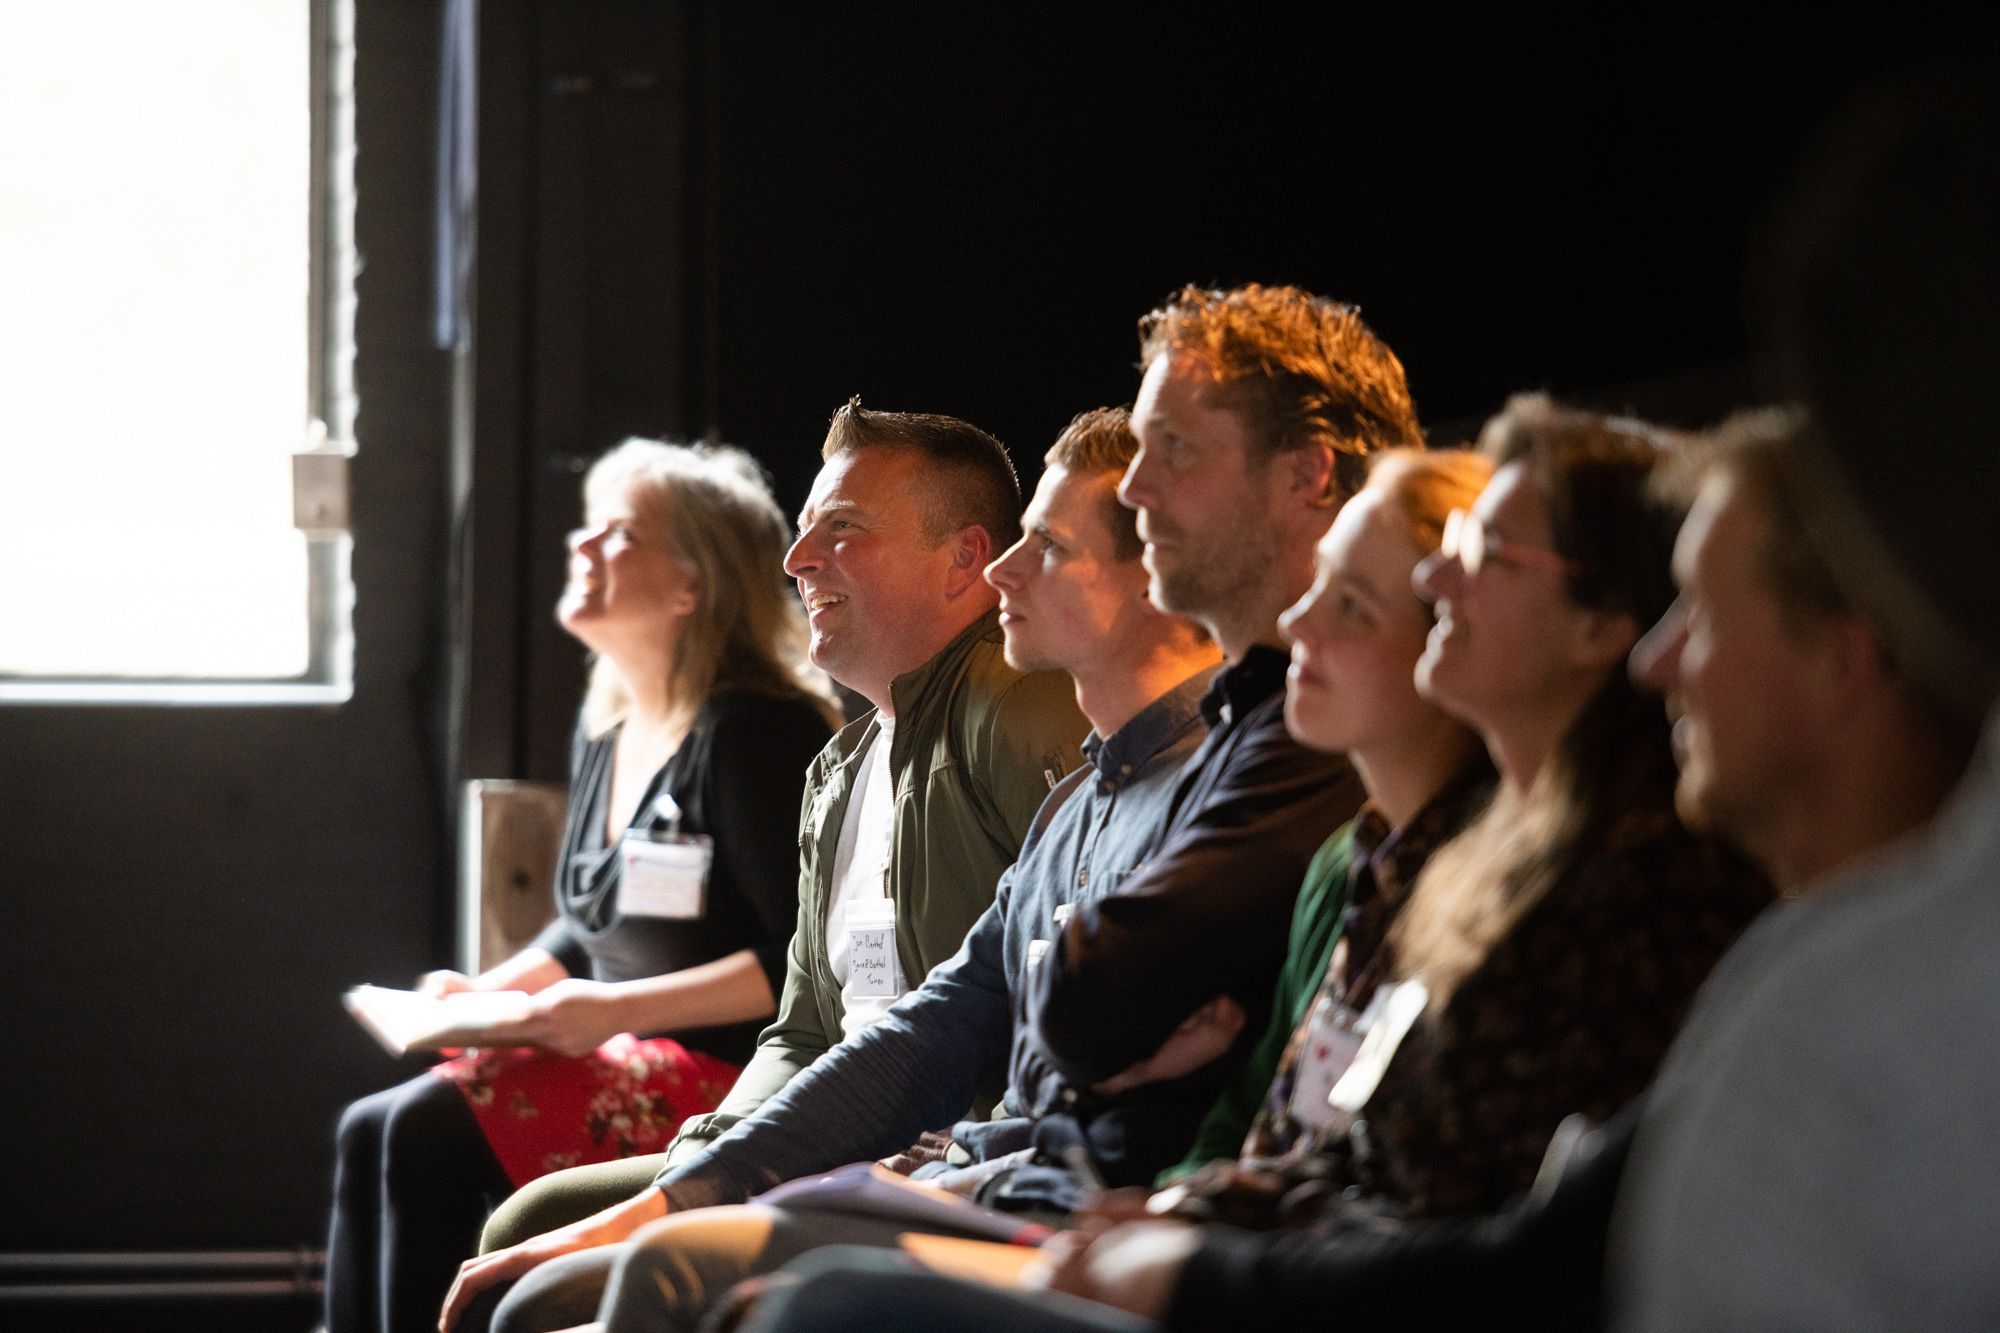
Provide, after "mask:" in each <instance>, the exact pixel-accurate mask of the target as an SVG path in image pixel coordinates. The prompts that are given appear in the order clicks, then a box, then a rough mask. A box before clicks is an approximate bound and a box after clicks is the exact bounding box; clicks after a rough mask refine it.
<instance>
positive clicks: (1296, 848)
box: [1031, 713, 1361, 1087]
mask: <svg viewBox="0 0 2000 1333" xmlns="http://www.w3.org/2000/svg"><path fill="white" fill-rule="evenodd" d="M1273 716H1274V717H1277V718H1281V714H1276V713H1274V714H1273ZM1196 758H1197V760H1199V759H1200V758H1201V756H1200V755H1199V754H1197V756H1196ZM1212 758H1213V759H1214V760H1216V761H1219V762H1222V763H1223V764H1225V765H1226V768H1225V769H1224V771H1222V772H1221V773H1220V774H1219V775H1217V777H1216V778H1215V781H1214V783H1213V785H1212V786H1210V787H1209V788H1208V790H1207V791H1206V793H1205V794H1204V795H1203V796H1202V797H1201V798H1200V804H1199V808H1196V809H1192V810H1190V811H1188V812H1186V813H1185V815H1182V816H1177V817H1176V818H1175V821H1174V824H1173V826H1172V827H1171V828H1170V829H1169V830H1168V831H1167V833H1166V835H1165V838H1164V840H1163V841H1162V842H1161V844H1160V846H1159V848H1158V850H1157V851H1156V852H1155V853H1154V855H1153V856H1152V857H1151V858H1150V859H1148V860H1147V861H1146V863H1145V864H1144V865H1143V866H1141V867H1140V868H1139V869H1138V870H1136V871H1134V872H1133V874H1132V876H1131V878H1130V879H1128V880H1127V881H1126V882H1125V883H1123V884H1120V885H1118V886H1117V887H1116V888H1115V889H1113V890H1112V891H1111V892H1110V893H1109V894H1107V895H1106V896H1105V897H1103V898H1101V899H1099V900H1098V901H1096V902H1095V903H1092V904H1089V905H1087V906H1083V907H1080V908H1078V910H1077V911H1076V912H1075V914H1074V915H1072V916H1071V917H1070V920H1069V924H1068V925H1067V926H1066V927H1065V928H1064V930H1063V933H1062V936H1061V939H1060V941H1059V945H1058V947H1056V948H1054V949H1051V950H1050V951H1049V954H1048V957H1047V959H1046V960H1045V962H1044V964H1043V965H1042V966H1041V967H1040V968H1038V969H1036V971H1037V973H1038V974H1039V975H1038V976H1037V977H1036V978H1035V980H1034V983H1033V984H1034V987H1035V989H1034V993H1033V999H1032V1003H1031V1011H1032V1021H1033V1023H1034V1032H1035V1037H1036V1040H1037V1042H1038V1043H1039V1044H1040V1045H1041V1046H1042V1047H1043V1049H1044V1050H1045V1051H1046V1053H1047V1055H1048V1057H1049V1059H1050V1060H1051V1062H1052V1063H1053V1064H1054V1065H1055V1066H1056V1068H1057V1069H1058V1070H1060V1071H1061V1072H1062V1074H1063V1076H1064V1077H1066V1078H1067V1079H1069V1080H1070V1082H1071V1083H1073V1084H1075V1085H1076V1086H1078V1087H1090V1086H1092V1085H1094V1084H1097V1083H1100V1082H1102V1081H1104V1080H1105V1079H1108V1078H1110V1077H1111V1076H1112V1075H1114V1074H1117V1073H1119V1072H1120V1071H1122V1070H1125V1069H1128V1068H1130V1067H1131V1066H1132V1065H1134V1064H1136V1063H1138V1062H1139V1061H1141V1060H1143V1059H1146V1058H1147V1057H1149V1056H1151V1055H1152V1054H1153V1052H1155V1051H1156V1050H1158V1049H1159V1047H1160V1044H1161V1043H1162V1042H1164V1041H1165V1040H1166V1039H1167V1038H1168V1037H1169V1036H1170V1035H1172V1033H1173V1031H1174V1029H1175V1028H1177V1027H1178V1026H1180V1024H1181V1022H1182V1021H1183V1020H1185V1019H1186V1018H1187V1017H1188V1015H1190V1014H1192V1013H1193V1012H1194V1011H1195V1010H1197V1009H1199V1008H1200V1007H1201V1006H1202V1005H1204V1004H1206V1003H1208V1002H1209V1001H1210V1000H1212V999H1214V998H1216V997H1217V996H1219V995H1227V996H1229V997H1231V998H1232V999H1234V1000H1235V1001H1236V1002H1237V1003H1238V1004H1240V1005H1242V1006H1243V1009H1244V1011H1245V1013H1246V1014H1247V1015H1248V1016H1249V1021H1248V1023H1247V1024H1246V1031H1248V1032H1249V1033H1250V1034H1252V1035H1251V1037H1250V1038H1249V1039H1250V1040H1254V1039H1255V1034H1256V1033H1259V1032H1262V1031H1263V1028H1264V1023H1265V1021H1266V1020H1267V1018H1268V1017H1269V1012H1270V1005H1271V992H1272V986H1273V983H1274V982H1275V981H1276V979H1277V976H1278V970H1279V968H1280V967H1281V966H1282V965H1283V963H1284V961H1285V949H1286V942H1287V939H1288V936H1289V934H1290V930H1291V921H1292V908H1293V906H1294V905H1295V904H1296V902H1297V900H1298V893H1299V885H1300V884H1301V883H1302V882H1303V880H1304V878H1305V872H1306V867H1307V866H1308V865H1309V864H1310V863H1311V862H1312V858H1313V856H1314V854H1316V853H1317V852H1318V851H1319V848H1320V845H1321V844H1322V843H1324V842H1325V841H1326V839H1327V835H1328V834H1330V833H1332V832H1333V831H1334V830H1335V829H1336V828H1338V827H1340V825H1341V824H1342V822H1344V821H1345V820H1347V819H1348V818H1350V817H1352V815H1353V814H1354V811H1355V809H1356V807H1358V806H1359V805H1360V803H1361V788H1360V784H1359V782H1358V780H1357V779H1356V778H1355V777H1354V771H1353V769H1351V768H1349V767H1348V765H1347V763H1346V761H1345V760H1342V759H1340V758H1338V757H1335V756H1332V755H1325V754H1319V753H1316V752H1314V751H1311V750H1308V749H1306V748H1305V747H1304V746H1302V745H1300V744H1299V743H1298V742H1297V741H1294V740H1292V739H1291V738H1290V737H1289V736H1287V735H1286V734H1285V732H1284V728H1283V725H1282V721H1281V720H1279V721H1276V722H1271V721H1269V720H1267V722H1266V723H1265V724H1264V725H1261V726H1259V727H1257V728H1256V729H1255V731H1254V732H1252V731H1250V730H1249V729H1248V727H1247V725H1246V734H1244V735H1242V736H1241V737H1240V738H1239V739H1238V742H1237V744H1236V745H1235V746H1234V747H1233V748H1232V750H1231V751H1230V752H1229V753H1228V754H1227V755H1218V756H1213V757H1212ZM1140 995H1143V996H1145V997H1146V1003H1144V1004H1135V1003H1133V1002H1132V1000H1133V997H1134V996H1140Z"/></svg>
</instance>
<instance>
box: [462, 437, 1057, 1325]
mask: <svg viewBox="0 0 2000 1333" xmlns="http://www.w3.org/2000/svg"><path fill="white" fill-rule="evenodd" d="M821 456H822V458H823V459H824V460H825V465H824V466H823V467H822V468H821V470H820V474H819V477H818V478H817V480H815V482H814V483H813V488H812V493H811V495H810V496H809V497H808V499H807V501H806V507H805V510H804V512H803V513H802V514H801V515H800V518H799V537H798V541H797V542H796V543H794V545H793V547H792V549H791V551H790V553H789V554H788V555H787V556H786V559H785V570H786V572H787V573H788V574H790V575H791V576H792V577H793V578H794V579H795V580H796V581H797V584H798V588H799V595H800V598H801V599H802V600H803V601H804V603H805V606H806V611H807V615H808V618H809V621H810V624H811V629H812V659H813V661H814V662H815V663H816V664H818V665H819V666H820V667H822V668H823V669H824V670H825V671H826V672H827V673H828V674H829V675H831V676H832V677H833V678H834V679H835V680H837V681H839V682H840V683H841V684H843V685H845V686H847V687H848V688H849V689H851V690H853V691H854V692H855V693H857V694H859V695H861V696H862V697H863V698H864V699H866V700H868V702H869V703H871V704H873V705H874V711H873V712H871V713H869V714H868V715H866V716H865V717H863V718H861V719H859V720H858V721H855V722H853V723H850V724H849V725H848V726H847V727H846V728H844V729H843V730H842V731H841V732H840V733H839V734H838V735H836V736H835V737H834V738H833V740H832V742H831V743H829V744H828V746H827V748H826V749H825V750H823V751H822V752H821V753H820V755H819V757H818V758H817V759H816V760H814V762H813V765H812V768H811V770H810V772H809V773H808V774H807V776H806V790H805V800H804V804H803V808H802V811H801V815H800V821H799V852H800V876H799V921H798V928H797V931H796V933H795V934H794V936H793V939H792V945H791V951H790V957H789V965H788V967H787V969H786V976H785V986H784V994H783V995H782V996H781V997H780V999H779V1002H778V1015H777V1019H776V1020H775V1021H774V1022H773V1023H772V1024H771V1026H770V1027H769V1028H767V1029H766V1030H765V1032H764V1034H763V1036H762V1037H761V1038H760V1039H759V1042H758V1047H757V1051H756V1053H755V1054H754V1055H752V1056H751V1059H750V1063H749V1064H748V1065H747V1066H745V1068H744V1070H743V1073H742V1075H741V1076H740V1077H739V1078H738V1080H737V1082H736V1084H735V1086H734V1087H733V1088H732V1089H731V1090H730V1093H729V1096H728V1097H726V1098H725V1099H724V1100H723V1103H722V1105H721V1107H719V1108H718V1109H717V1110H716V1111H715V1112H713V1113H711V1114H709V1115H706V1116H701V1117H697V1118H695V1119H692V1120H690V1121H689V1122H688V1123H687V1124H686V1125H685V1126H683V1128H682V1130H681V1134H680V1136H679V1137H678V1138H677V1139H676V1140H675V1142H674V1144H673V1146H672V1147H671V1148H670V1149H669V1151H668V1154H667V1156H666V1157H665V1158H663V1157H661V1156H657V1155H656V1156H652V1157H644V1158H632V1159H630V1160H628V1161H624V1162H611V1163H605V1164H603V1165H601V1166H595V1167H579V1168H576V1169H574V1170H572V1171H562V1172H557V1173H555V1174H554V1175H552V1176H548V1177H544V1178H543V1179H542V1180H540V1181H537V1182H535V1183H534V1184H531V1185H529V1186H527V1187H526V1188H525V1189H523V1190H522V1191H520V1192H519V1193H518V1194H517V1195H516V1196H515V1197H514V1199H512V1200H510V1201H509V1202H508V1204H507V1205H506V1207H505V1208H503V1209H502V1211H501V1213H499V1214H496V1215H495V1218H494V1220H493V1222H492V1223H490V1224H489V1225H488V1227H487V1233H486V1241H487V1244H486V1246H485V1249H486V1250H487V1253H484V1254H482V1255H481V1256H480V1257H478V1258H475V1259H472V1260H470V1261H468V1262H467V1263H466V1264H465V1266H464V1267H463V1269H461V1271H460V1274H459V1279H458V1282H457V1284H456V1285H455V1286H454V1287H453V1289H452V1293H451V1297H450V1299H449V1300H448V1301H447V1303H446V1306H445V1317H444V1325H445V1326H446V1327H450V1326H452V1325H453V1324H454V1323H456V1322H457V1321H458V1319H459V1316H460V1315H461V1313H463V1314H465V1315H466V1319H465V1322H466V1324H467V1325H468V1326H472V1327H478V1326H481V1325H482V1324H483V1321H484V1317H485V1315H486V1314H487V1313H488V1312H489V1311H490V1309H491V1305H492V1298H491V1294H490V1293H491V1289H492V1288H494V1287H495V1286H496V1285H498V1284H501V1283H506V1282H511V1281H513V1280H515V1279H518V1278H519V1277H520V1276H521V1275H522V1274H524V1273H526V1272H528V1271H530V1270H531V1269H533V1268H535V1267H537V1266H538V1265H540V1264H542V1263H544V1262H546V1261H548V1260H550V1259H554V1258H556V1257H558V1256H561V1255H566V1254H571V1253H574V1252H576V1251H579V1250H586V1249H591V1248H594V1247H597V1246H602V1245H609V1244H612V1243H614V1242H617V1241H621V1240H623V1239H625V1238H626V1237H627V1236H629V1235H630V1234H631V1233H632V1232H633V1231H635V1230H636V1229H637V1228H638V1227H639V1226H640V1225H642V1224H643V1223H645V1222H648V1221H651V1220H653V1219H654V1218H656V1217H659V1216H662V1215H664V1212H665V1204H664V1201H663V1198H662V1196H661V1194H660V1192H659V1191H658V1190H656V1189H654V1188H652V1179H653V1177H654V1175H655V1174H656V1173H657V1172H658V1171H660V1170H661V1169H662V1168H663V1166H664V1165H666V1164H667V1163H670V1162H675V1161H681V1160H685V1159H686V1158H687V1157H690V1156H692V1155H694V1154H695V1153H698V1152H699V1151H701V1149H703V1148H704V1147H706V1146H707V1144H708V1142H709V1141H710V1140H712V1139H715V1138H717V1137H719V1136H720V1135H721V1134H723V1133H724V1132H725V1131H726V1130H728V1128H729V1127H730V1126H731V1125H733V1124H735V1123H736V1122H737V1121H738V1120H740V1119H742V1118H743V1117H744V1116H746V1115H749V1114H751V1113H753V1112H755V1111H756V1109H757V1108H758V1107H759V1106H761V1105H763V1103H764V1102H765V1100H766V1099H768V1098H769V1097H771V1096H772V1095H773V1094H775V1093H776V1092H777V1091H778V1090H779V1089H780V1088H782V1087H783V1086H784V1085H785V1084H786V1082H788V1081H789V1080H790V1079H791V1077H792V1076H793V1075H794V1074H796V1073H798V1072H799V1071H800V1070H801V1069H804V1068H805V1067H806V1066H807V1065H809V1064H811V1063H812V1062H813V1061H814V1060H815V1059H817V1058H818V1057H819V1056H820V1055H821V1054H823V1053H824V1052H826V1051H827V1050H830V1049H831V1048H832V1047H833V1046H834V1045H836V1044H838V1043H839V1041H840V1040H841V1037H842V1035H843V1029H844V1028H850V1029H851V1026H852V1024H853V1022H854V1021H855V1017H856V1016H855V1015H854V1014H851V1013H850V1012H849V1011H850V1009H852V1008H855V1007H856V1006H855V1005H854V1003H853V1001H854V1000H855V997H856V994H857V992H856V990H855V989H854V987H853V984H852V981H851V977H852V975H853V974H852V971H851V969H850V967H849V964H848V960H847V959H845V958H844V957H839V956H838V955H839V954H840V950H838V949H837V948H830V947H829V931H828V919H829V914H830V908H833V907H835V906H836V905H837V904H838V902H839V900H840V899H841V896H842V894H843V892H844V891H845V892H851V891H852V888H853V882H854V881H855V880H857V879H859V878H861V877H860V876H859V875H857V874H855V873H854V872H853V870H852V869H851V867H852V865H853V864H854V863H855V861H856V858H859V857H866V856H868V855H869V854H870V853H871V851H872V850H873V847H874V845H875V844H874V841H873V840H875V839H879V838H880V836H881V833H880V832H879V831H878V826H879V827H885V828H886V831H887V845H886V854H882V853H880V852H877V853H875V855H876V856H877V858H878V859H879V861H880V863H881V872H882V873H881V880H880V881H879V883H880V887H881V890H882V892H883V895H884V896H886V897H887V898H888V899H889V900H890V901H891V902H892V903H893V909H894V922H895V925H894V931H893V933H894V941H895V948H894V953H895V957H896V963H897V967H896V968H895V969H894V972H895V973H896V977H895V980H896V982H898V983H900V984H898V985H895V986H893V987H890V988H887V989H891V990H893V991H895V992H897V993H900V992H901V991H903V990H907V989H909V988H911V987H914V986H915V985H916V984H917V983H918V982H919V981H921V980H922V979H923V977H924V976H925V974H926V973H928V972H929V971H930V969H931V968H933V967H935V966H936V965H937V964H939V963H942V962H943V961H944V960H945V959H947V958H949V957H951V955H952V954H953V953H955V952H956V951H957V949H958V947H959V944H960V942H961V941H962V940H963V938H964V936H965V933H966V931H967V930H969V929H970V928H971V926H972V923H973V922H974V921H975V920H977V919H978V917H979V915H980V913H982V912H983V911H984V910H985V909H986V907H987V906H988V905H989V904H990V903H991V902H992V900H993V893H994V888H995V886H996V885H997V884H998V882H999V879H1000V873H1001V871H1003V870H1005V869H1006V868H1007V867H1008V866H1009V865H1011V864H1013V862H1014V859H1015V858H1016V856H1017V855H1018V854H1019V852H1020V847H1021V842H1022V839H1023V838H1024V837H1025V836H1026V834H1027V832H1028V828H1029V825H1030V823H1031V822H1032V821H1033V819H1034V815H1035V812H1036V810H1037V809H1038V808H1039V807H1040V805H1041V802H1042V799H1043V797H1045V796H1046V795H1047V794H1048V792H1049V790H1050V789H1051V788H1052V787H1054V786H1055V785H1056V783H1057V782H1058V781H1059V780H1060V779H1061V778H1062V776H1063V775H1064V774H1065V773H1067V772H1068V771H1069V770H1070V769H1071V768H1073V767H1075V766H1076V764H1077V763H1079V762H1080V755H1079V751H1078V746H1079V745H1080V743H1081V742H1082V740H1083V738H1084V736H1085V735H1086V734H1087V733H1088V732H1089V730H1090V724H1089V723H1088V722H1087V721H1085V719H1084V717H1083V715H1082V713H1081V712H1080V711H1079V710H1078V708H1077V705H1076V698H1075V693H1074V690H1073V689H1072V687H1071V683H1070V680H1069V677H1068V676H1067V675H1066V674H1064V673H1062V672H1059V671H1042V672H1030V673H1025V674H1024V673H1022V672H1020V671H1017V670H1015V669H1014V668H1012V667H1010V666H1008V665H1007V664H1006V661H1005V659H1004V657H1003V656H1002V644H1001V633H1000V628H999V623H998V616H997V612H996V610H995V604H996V602H997V596H996V594H995V593H994V592H993V590H992V588H991V587H990V586H989V585H988V584H987V583H986V582H985V580H984V579H983V578H982V577H981V574H982V572H983V571H984V569H985V567H986V566H987V564H988V563H990V562H991V561H992V559H993V558H994V557H995V556H996V555H998V554H999V552H1000V551H1002V550H1004V549H1005V548H1006V547H1008V546H1009V545H1011V544H1012V543H1013V542H1014V541H1015V539H1016V538H1017V537H1018V536H1019V525H1020V513H1021V496H1020V488H1019V485H1018V483H1017V481H1016V479H1015V476H1014V471H1013V466H1012V464H1011V463H1010V462H1009V461H1008V459H1007V454H1006V451H1005V449H1004V448H1002V447H1001V445H1000V443H999V441H997V440H995V439H993V438H992V437H991V436H988V435H986V434H985V433H984V432H982V431H979V430H977V429H975V428H974V427H972V426H970V425H968V424H966V423H965V422H962V421H957V420H955V419H953V418H950V417H942V416H931V415H927V414H919V413H889V412H871V411H867V410H866V409H863V408H862V407H861V406H860V405H859V403H858V402H851V403H849V404H848V405H847V406H846V407H844V408H842V409H841V410H840V411H839V412H838V413H836V414H835V415H834V419H833V425H832V428H831V429H830V430H829V431H828V434H827V440H826V444H825V447H824V448H823V449H822V451H821ZM884 734H888V735H889V736H890V738H891V741H890V748H889V751H888V754H887V760H888V762H887V764H886V766H882V765H880V764H879V763H878V762H877V761H879V759H880V758H881V755H880V753H879V751H878V750H877V746H876V742H877V741H878V740H879V739H880V738H881V737H882V736H883V735H884ZM871 770H872V774H873V778H871ZM874 779H886V787H887V791H886V792H883V793H877V800H879V799H880V798H881V797H882V796H884V795H888V796H889V800H888V801H886V802H884V803H883V804H882V805H880V806H878V805H877V804H876V803H875V802H873V801H871V800H869V799H868V798H867V797H865V796H864V797H863V798H862V803H861V806H860V808H859V809H858V810H854V811H850V809H849V807H850V805H852V804H853V803H854V802H853V799H852V798H854V797H855V795H856V793H857V791H858V790H859V789H860V788H861V787H862V786H863V785H864V784H866V783H867V782H869V781H871V780H874ZM891 793H892V795H891ZM854 816H859V818H856V817H854ZM844 838H852V839H853V841H854V843H856V844H859V843H869V844H870V845H869V846H858V845H849V846H848V847H846V848H845V849H844V853H845V854H844V855H843V847H842V842H843V839H844ZM843 976H845V977H846V978H848V979H849V984H848V986H847V988H846V992H845V993H843V984H842V981H843ZM883 989H884V988H881V987H876V988H874V990H875V994H874V996H871V997H870V998H869V999H866V1000H863V1001H861V1003H862V1004H863V1005H867V1006H870V1007H874V1008H879V1007H880V998H885V997H882V990H883ZM605 1205H609V1206H605ZM592 1208H597V1209H599V1211H597V1212H594V1213H591V1214H590V1215H589V1216H583V1214H584V1213H586V1212H589V1210H590V1209H592ZM576 1218H581V1220H580V1221H579V1220H571V1219H576ZM556 1223H562V1224H561V1225H556ZM551 1227H552V1228H553V1229H550V1228H551ZM496 1242H497V1243H498V1245H499V1246H504V1248H498V1247H496ZM482 1292H486V1293H489V1294H488V1295H487V1296H486V1297H484V1298H482V1299H480V1300H478V1301H477V1303H476V1305H474V1307H473V1309H471V1310H467V1308H466V1307H467V1304H468V1302H472V1301H473V1300H474V1298H475V1297H477V1296H479V1295H480V1293H482Z"/></svg>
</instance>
